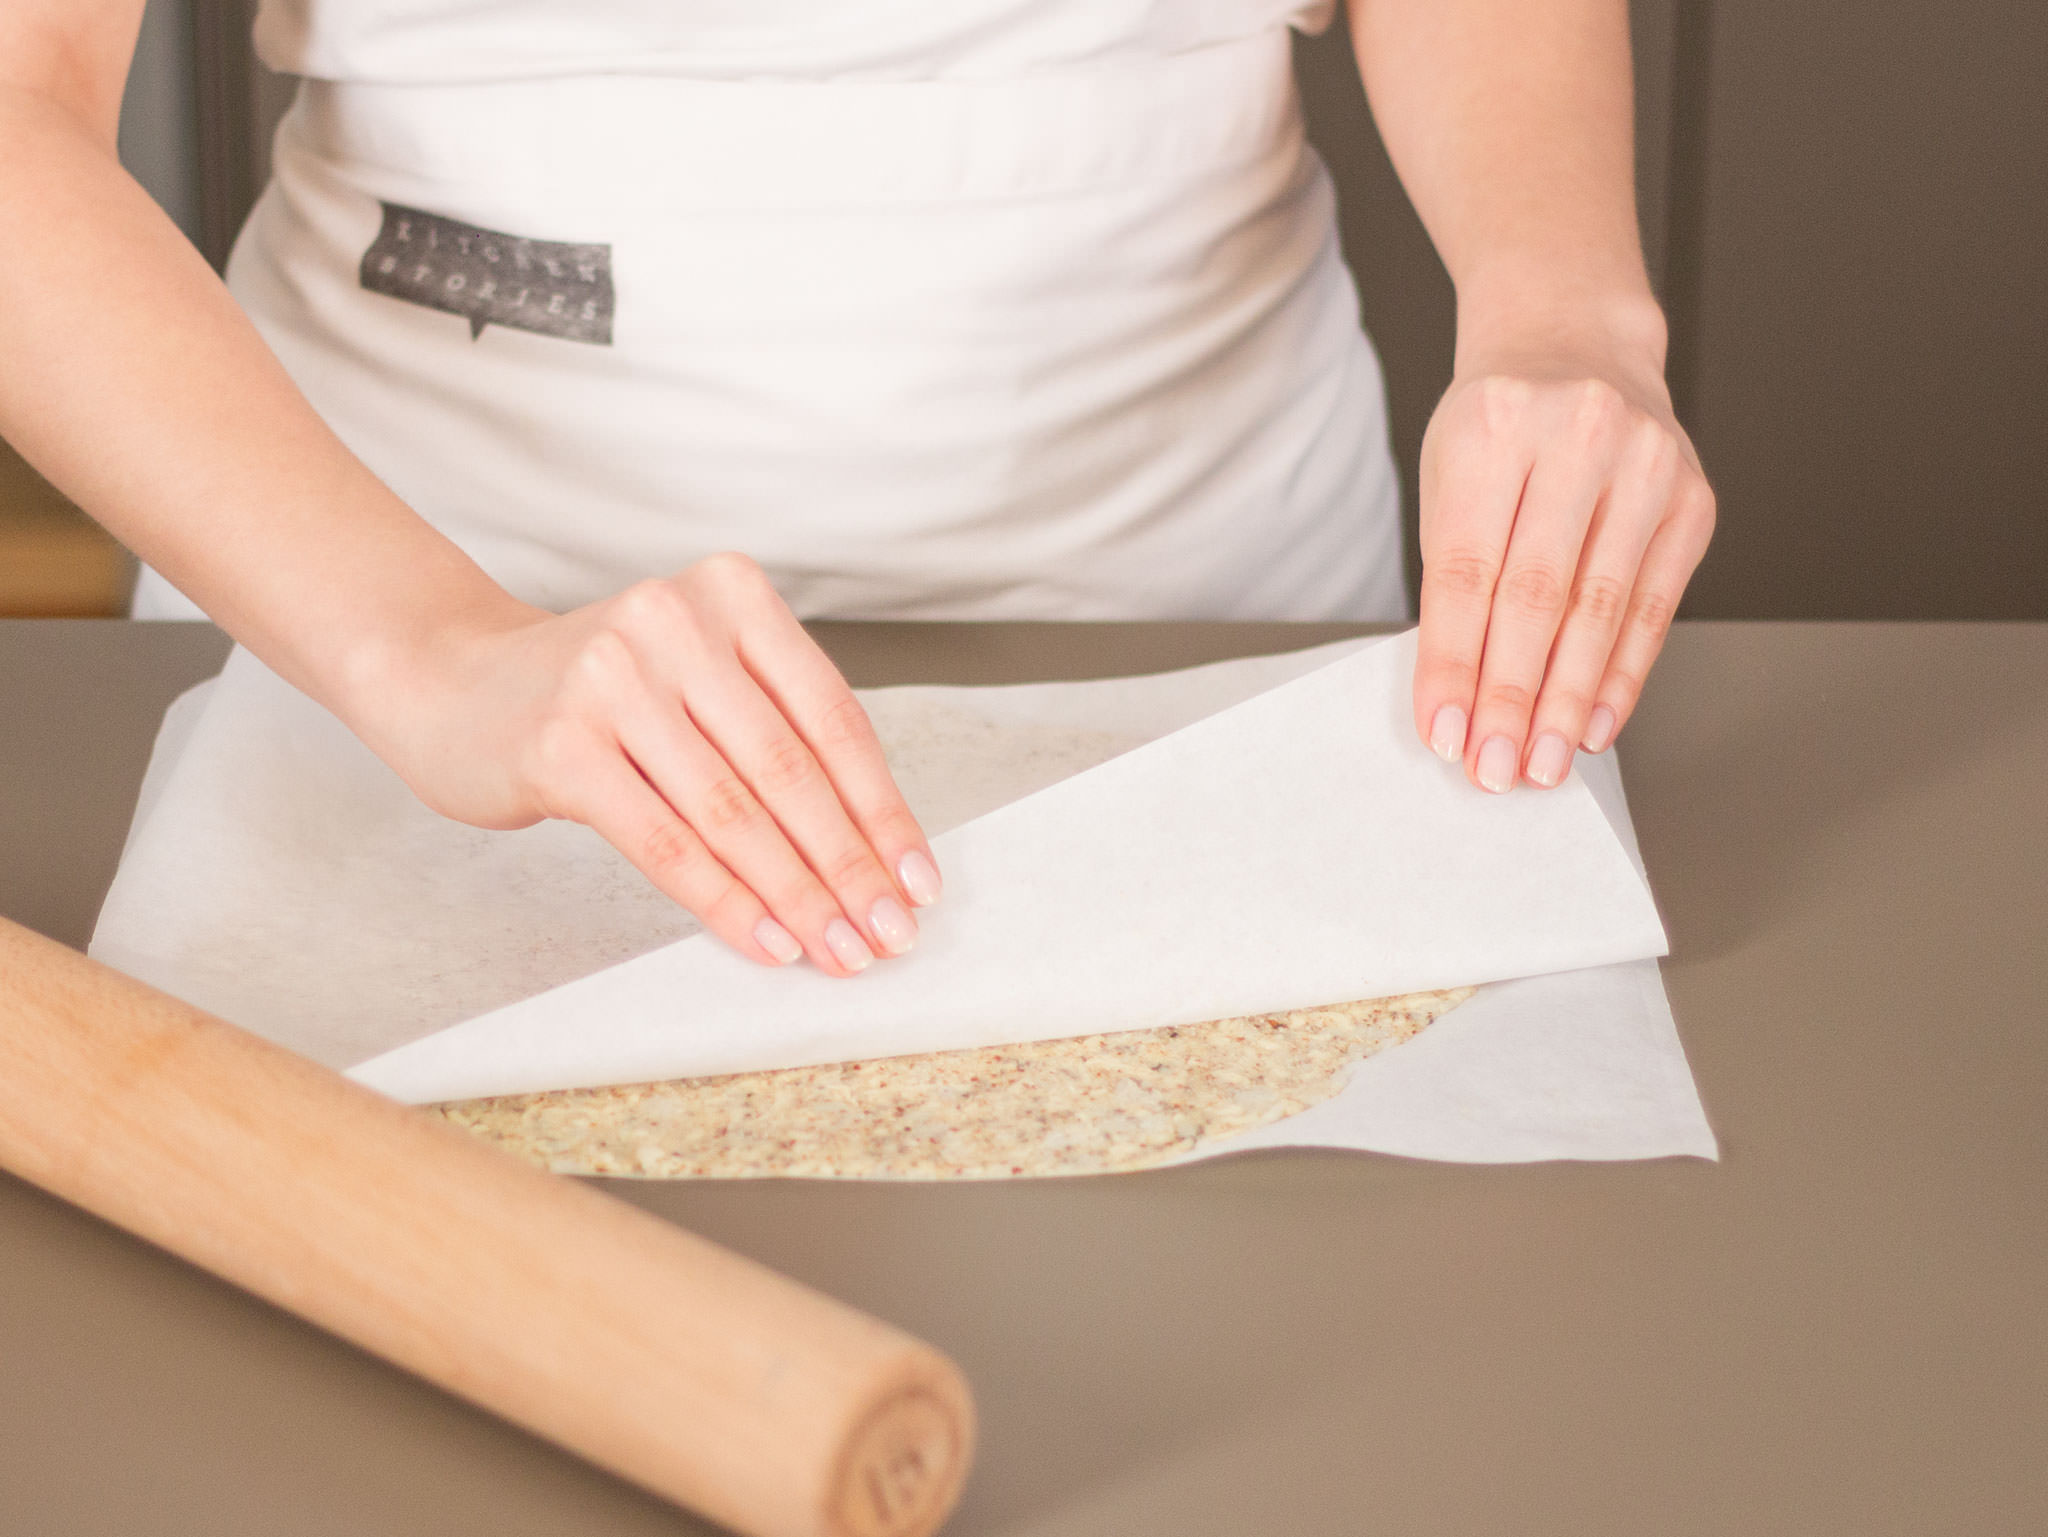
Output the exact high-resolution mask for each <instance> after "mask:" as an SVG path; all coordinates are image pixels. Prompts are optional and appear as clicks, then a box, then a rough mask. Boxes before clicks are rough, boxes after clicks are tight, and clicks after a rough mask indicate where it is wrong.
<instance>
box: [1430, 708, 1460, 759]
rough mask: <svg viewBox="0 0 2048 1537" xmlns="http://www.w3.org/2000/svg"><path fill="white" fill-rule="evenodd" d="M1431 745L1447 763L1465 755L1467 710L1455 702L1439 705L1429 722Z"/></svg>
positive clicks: (1431, 748) (1434, 751)
mask: <svg viewBox="0 0 2048 1537" xmlns="http://www.w3.org/2000/svg"><path fill="white" fill-rule="evenodd" d="M1429 747H1430V751H1431V752H1433V753H1435V754H1436V755H1437V756H1438V757H1439V758H1441V759H1443V760H1444V762H1446V763H1456V762H1457V761H1458V760H1459V759H1460V758H1462V757H1464V756H1465V712H1464V710H1463V709H1461V708H1460V707H1459V706H1457V705H1454V704H1445V705H1438V706H1437V711H1436V714H1435V716H1434V717H1432V718H1431V720H1430V723H1429Z"/></svg>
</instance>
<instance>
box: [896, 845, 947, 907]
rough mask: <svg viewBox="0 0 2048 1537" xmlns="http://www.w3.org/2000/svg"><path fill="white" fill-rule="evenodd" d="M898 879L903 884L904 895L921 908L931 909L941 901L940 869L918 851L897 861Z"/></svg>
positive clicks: (912, 851) (911, 852) (913, 850)
mask: <svg viewBox="0 0 2048 1537" xmlns="http://www.w3.org/2000/svg"><path fill="white" fill-rule="evenodd" d="M896 879H898V880H899V881H901V882H902V883H903V894H904V895H905V896H907V897H909V898H910V900H911V901H913V902H915V903H916V904H917V905H918V906H919V907H930V906H931V905H932V903H934V902H936V901H938V899H939V867H938V866H937V865H935V864H933V863H932V862H931V861H930V860H929V859H927V858H926V857H925V856H924V855H923V854H922V853H920V852H919V851H918V850H916V849H912V850H911V851H910V852H909V853H908V854H905V855H904V856H903V857H902V858H901V859H899V860H897V861H896Z"/></svg>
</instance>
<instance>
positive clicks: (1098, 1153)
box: [429, 988, 1473, 1180]
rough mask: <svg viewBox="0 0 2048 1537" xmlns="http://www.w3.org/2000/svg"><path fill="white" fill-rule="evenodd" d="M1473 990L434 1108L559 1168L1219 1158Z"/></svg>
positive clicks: (750, 1173) (1324, 1095)
mask: <svg viewBox="0 0 2048 1537" xmlns="http://www.w3.org/2000/svg"><path fill="white" fill-rule="evenodd" d="M1472 992H1473V989H1471V988H1458V989H1453V990H1450V991H1444V992H1429V993H1410V994H1407V995H1405V996H1403V997H1398V998H1373V999H1367V1000H1365V1001H1364V1002H1360V1003H1348V1004H1337V1005H1332V1006H1331V1007H1328V1008H1320V1009H1300V1010H1296V1011H1295V1012H1293V1013H1288V1014H1259V1015H1252V1016H1248V1017H1244V1018H1238V1019H1218V1020H1211V1021H1209V1022H1207V1023H1204V1024H1195V1025H1179V1026H1175V1027H1173V1028H1171V1029H1165V1030H1132V1031H1124V1032H1119V1033H1117V1034H1112V1035H1083V1036H1073V1037H1069V1038H1068V1039H1066V1040H1055V1041H1033V1042H1029V1043H1027V1044H1024V1045H1019V1046H983V1047H978V1048H975V1049H974V1050H971V1051H948V1052H937V1053H932V1054H928V1055H924V1056H910V1057H886V1058H882V1059H880V1060H876V1061H868V1062H841V1063H833V1064H830V1065H827V1066H823V1067H796V1068H784V1069H781V1070H778V1071H775V1072H760V1073H735V1074H732V1075H730V1076H727V1077H720V1078H684V1079H677V1080H675V1081H673V1082H669V1083H646V1084H631V1085H627V1086H624V1087H620V1088H607V1089H567V1090H560V1091H557V1092H554V1093H548V1094H517V1095H508V1096H506V1097H504V1098H500V1099H476V1100H462V1101H457V1102H454V1103H450V1104H444V1105H436V1106H432V1107H430V1109H429V1113H430V1114H435V1115H439V1116H441V1117H443V1118H445V1119H446V1120H448V1121H450V1122H452V1123H454V1124H455V1125H457V1126H460V1127H462V1128H464V1129H465V1130H468V1131H471V1132H474V1133H475V1134H476V1135H478V1136H480V1137H482V1138H483V1139H484V1140H486V1141H488V1142H492V1143H495V1144H496V1145H497V1146H499V1147H501V1148H504V1149H505V1150H506V1151H508V1152H511V1153H515V1154H517V1155H519V1156H520V1157H522V1158H526V1159H529V1160H530V1161H532V1162H534V1163H537V1164H540V1165H541V1166H542V1167H544V1168H548V1169H552V1170H554V1171H555V1172H556V1173H560V1174H602V1175H625V1176H633V1177H640V1178H649V1179H692V1178H725V1179H739V1178H759V1177H764V1176H775V1175H781V1176H800V1177H806V1178H823V1179H918V1180H936V1179H1004V1178H1011V1177H1021V1176H1030V1175H1052V1174H1106V1173H1111V1172H1115V1171H1118V1170H1126V1169H1142V1168H1147V1167H1150V1166H1153V1165H1156V1164H1161V1163H1166V1162H1169V1161H1171V1160H1174V1159H1177V1158H1182V1157H1186V1156H1189V1155H1191V1154H1199V1153H1203V1152H1208V1151H1219V1152H1220V1151H1224V1150H1225V1149H1222V1148H1220V1147H1217V1146H1215V1144H1218V1143H1220V1142H1222V1141H1224V1140H1225V1139H1227V1138H1229V1137H1231V1136H1233V1135H1235V1134H1237V1133H1240V1132H1244V1131H1249V1130H1250V1129H1252V1128H1253V1127H1255V1126H1264V1125H1267V1124H1269V1123H1270V1122H1273V1121H1278V1120H1281V1119H1283V1118H1284V1117H1286V1116H1290V1115H1295V1114H1298V1113H1299V1112H1301V1111H1303V1110H1306V1109H1307V1108H1308V1107H1309V1106H1311V1105H1314V1104H1318V1103H1320V1102H1321V1101H1323V1100H1326V1099H1328V1098H1329V1097H1330V1096H1331V1095H1333V1094H1335V1093H1336V1092H1337V1091H1338V1090H1339V1089H1340V1088H1342V1087H1343V1085H1344V1081H1345V1079H1346V1078H1347V1077H1348V1076H1349V1073H1350V1069H1351V1067H1352V1065H1353V1064H1354V1063H1356V1062H1358V1061H1359V1060H1361V1059H1362V1058H1365V1057H1368V1056H1371V1055H1372V1054H1373V1053H1374V1052H1377V1051H1383V1050H1385V1049H1386V1048H1387V1047H1389V1046H1397V1045H1399V1044H1400V1043H1401V1042H1403V1041H1405V1040H1407V1039H1408V1038H1409V1037H1411V1036H1413V1035H1414V1034H1415V1033H1416V1032H1417V1031H1419V1030H1421V1029H1422V1028H1423V1027H1424V1026H1426V1025H1428V1024H1429V1023H1430V1022H1431V1021H1432V1020H1434V1019H1436V1018H1438V1017H1439V1016H1440V1015H1442V1014H1444V1013H1445V1012H1446V1011H1448V1010H1450V1009H1452V1008H1455V1007H1456V1006H1457V1005H1458V1004H1460V1003H1462V1002H1463V1001H1464V1000H1465V999H1467V998H1469V997H1470V996H1471V995H1472Z"/></svg>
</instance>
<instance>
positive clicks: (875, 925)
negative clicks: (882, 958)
mask: <svg viewBox="0 0 2048 1537" xmlns="http://www.w3.org/2000/svg"><path fill="white" fill-rule="evenodd" d="M868 927H869V928H870V929H872V930H874V934H875V938H877V939H879V940H880V941H881V942H882V948H883V949H884V950H887V951H888V952H889V953H890V954H891V955H901V954H902V953H903V952H904V951H906V950H908V949H909V948H910V947H911V946H912V945H914V944H916V943H917V920H916V919H915V918H913V917H911V916H910V914H909V913H908V912H906V911H905V910H904V907H903V904H902V903H901V902H899V901H897V900H896V899H895V898H894V897H878V898H876V900H875V905H874V906H873V907H871V908H869V909H868Z"/></svg>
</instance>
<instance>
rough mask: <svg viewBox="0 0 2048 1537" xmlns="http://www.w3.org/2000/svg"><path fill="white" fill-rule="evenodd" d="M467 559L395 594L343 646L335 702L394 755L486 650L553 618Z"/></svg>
mask: <svg viewBox="0 0 2048 1537" xmlns="http://www.w3.org/2000/svg"><path fill="white" fill-rule="evenodd" d="M462 566H463V567H467V569H461V567H458V568H457V569H454V570H449V571H444V572H441V573H437V574H438V575H439V576H440V577H441V578H442V580H440V581H438V582H427V583H419V584H408V587H409V588H410V589H411V590H409V591H404V592H397V593H391V594H389V595H387V598H386V601H384V602H382V603H379V604H378V605H377V609H376V611H375V612H374V613H372V614H366V615H363V616H361V622H360V623H359V624H358V626H357V627H356V628H355V632H354V633H353V634H352V635H351V636H350V638H349V640H348V642H347V643H346V644H345V645H344V646H342V647H340V648H338V650H337V653H336V658H335V663H334V666H333V668H332V671H331V673H330V677H329V688H330V689H331V691H332V698H331V699H330V700H329V701H328V703H329V704H330V707H331V708H333V709H334V711H335V713H336V714H337V715H339V716H340V717H341V718H342V719H343V720H344V721H346V722H347V723H348V725H349V727H350V729H351V730H353V731H354V732H355V733H356V734H357V735H358V736H360V737H362V738H363V740H364V741H365V742H367V743H369V744H370V746H371V747H372V749H373V750H376V751H378V752H379V753H380V754H382V755H385V756H386V757H387V759H388V758H389V752H388V751H387V749H391V750H396V748H397V745H398V742H399V741H400V740H401V739H403V738H404V737H406V736H407V735H409V734H410V732H411V729H412V728H411V725H410V724H409V722H410V720H411V718H412V717H413V716H415V715H417V714H418V713H419V712H420V711H423V710H424V711H427V712H430V713H431V712H437V711H439V710H441V709H442V708H443V706H444V704H445V701H446V700H447V698H448V696H449V694H450V692H451V691H459V690H460V689H461V687H462V686H463V683H462V680H463V679H464V678H465V676H467V675H468V674H469V673H471V672H472V671H474V669H475V665H476V664H475V658H476V657H477V655H478V653H479V652H480V650H481V649H483V648H484V647H486V646H488V645H489V643H490V642H491V641H492V640H494V639H496V638H498V637H501V636H504V635H507V634H509V633H511V632H513V631H516V630H520V629H523V628H525V627H527V626H529V625H531V624H534V623H537V622H539V621H541V620H544V619H546V618H548V617H549V615H548V614H547V612H546V611H545V610H543V609H538V608H535V607H533V606H532V605H531V604H527V603H523V602H521V601H520V600H519V599H517V598H515V597H513V596H512V595H511V594H510V593H509V592H507V591H505V589H504V588H502V587H500V586H499V585H498V584H497V583H496V582H494V581H492V580H491V579H490V578H489V577H488V576H486V575H485V574H484V573H483V571H482V570H481V569H479V568H477V567H475V566H473V565H469V563H468V561H467V559H466V558H464V560H463V561H462Z"/></svg>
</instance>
